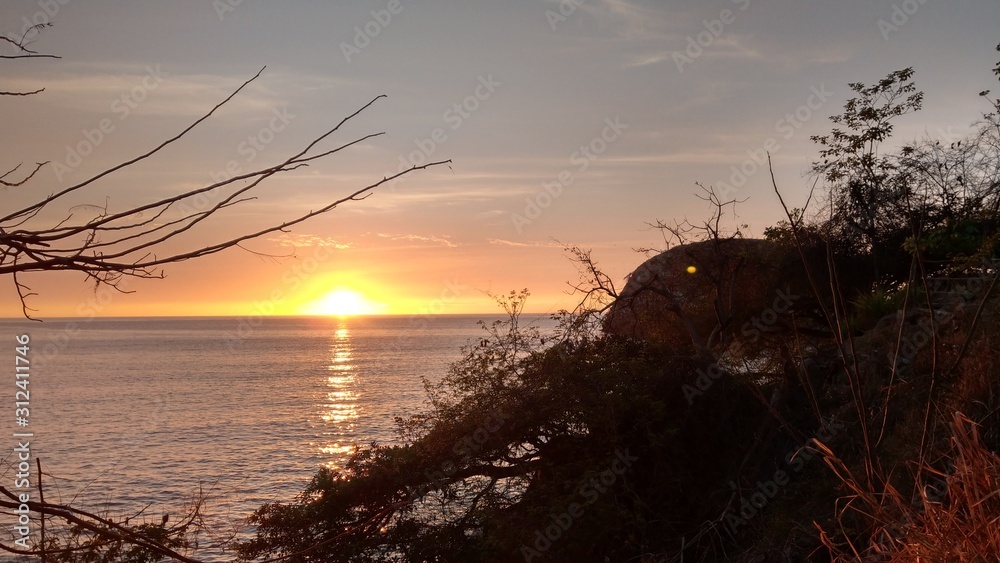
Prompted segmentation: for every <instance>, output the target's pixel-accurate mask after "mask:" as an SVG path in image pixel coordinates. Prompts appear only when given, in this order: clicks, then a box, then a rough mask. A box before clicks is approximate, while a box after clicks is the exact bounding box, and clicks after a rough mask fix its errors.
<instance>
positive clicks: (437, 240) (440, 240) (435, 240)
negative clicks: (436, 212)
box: [376, 233, 458, 248]
mask: <svg viewBox="0 0 1000 563" xmlns="http://www.w3.org/2000/svg"><path fill="white" fill-rule="evenodd" d="M376 236H378V237H379V238H384V239H388V240H405V241H409V242H424V243H430V244H436V245H441V246H445V247H448V248H458V245H457V244H455V243H453V242H451V241H450V240H448V238H449V237H448V236H437V235H430V236H424V235H414V234H403V235H399V234H391V233H377V234H376Z"/></svg>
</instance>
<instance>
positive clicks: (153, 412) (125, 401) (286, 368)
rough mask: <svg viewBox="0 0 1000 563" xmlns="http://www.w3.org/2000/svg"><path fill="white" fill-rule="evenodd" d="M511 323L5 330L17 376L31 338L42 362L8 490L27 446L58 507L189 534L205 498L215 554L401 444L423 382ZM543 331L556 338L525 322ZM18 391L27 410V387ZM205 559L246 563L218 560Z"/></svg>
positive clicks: (248, 322)
mask: <svg viewBox="0 0 1000 563" xmlns="http://www.w3.org/2000/svg"><path fill="white" fill-rule="evenodd" d="M497 318H499V317H497V316H493V317H488V316H482V315H453V316H452V315H449V316H421V317H344V318H335V317H322V318H320V317H265V318H260V317H257V318H118V319H101V318H95V319H65V320H50V321H46V322H44V323H37V322H29V321H25V320H11V319H8V320H0V341H6V342H8V344H7V349H6V350H4V351H3V352H0V353H2V354H3V355H6V356H7V358H8V360H7V362H8V365H11V364H14V363H15V358H14V356H15V355H18V354H19V352H17V351H16V348H17V346H18V344H17V342H16V337H17V336H18V335H22V334H27V335H28V336H29V337H30V344H29V349H28V351H27V353H28V358H29V360H30V362H31V363H30V364H29V365H30V370H29V374H30V375H29V377H28V379H29V381H30V384H29V388H30V405H29V410H30V413H29V416H27V417H23V418H26V419H27V420H26V422H27V426H19V425H18V422H17V417H16V416H15V412H14V405H13V403H12V402H8V405H10V406H9V407H8V411H9V412H8V413H7V415H2V414H0V418H2V419H3V422H2V424H3V425H4V426H6V428H7V429H8V430H9V432H8V433H6V434H5V435H6V436H8V438H7V441H8V445H7V447H3V450H4V451H5V452H6V454H5V455H4V456H3V458H2V460H3V468H4V471H3V472H2V473H0V483H2V485H3V486H5V487H7V488H8V489H13V488H14V487H13V486H14V483H15V479H16V475H15V473H16V471H15V470H14V467H13V465H14V464H13V462H15V461H16V459H15V451H14V449H15V448H17V447H18V445H19V444H20V443H21V442H23V441H25V440H28V441H29V442H30V452H31V457H32V459H33V460H34V459H40V460H41V464H42V470H43V476H42V484H43V490H44V493H45V499H46V501H48V502H62V503H71V504H72V505H73V506H75V507H77V508H82V509H85V510H88V511H90V512H93V513H101V514H105V513H106V514H108V515H110V516H114V517H125V516H133V519H132V523H135V522H139V521H148V522H159V521H160V519H161V518H162V516H163V515H164V514H170V515H171V517H172V518H174V519H175V520H173V521H176V519H179V518H180V517H181V516H182V515H183V514H184V513H185V510H186V508H187V507H189V506H190V503H191V502H192V501H193V499H195V498H196V497H198V496H203V497H204V498H205V502H204V507H203V512H204V513H205V514H206V523H207V524H208V530H207V531H206V532H205V533H203V534H202V535H200V536H199V537H198V538H197V539H198V541H199V544H200V545H202V546H210V545H213V544H216V543H218V542H221V541H223V540H224V539H226V538H227V537H228V536H229V535H231V534H232V533H234V532H237V531H239V530H243V531H244V532H245V531H246V528H245V525H244V522H245V519H246V517H247V516H249V515H250V513H251V512H252V511H253V510H254V509H255V508H257V507H259V506H260V505H262V504H264V503H266V502H274V501H278V502H287V501H292V500H294V497H295V495H296V494H297V493H299V492H301V491H302V490H303V488H304V487H305V486H306V485H307V484H308V482H309V480H310V478H311V477H312V476H313V475H314V474H315V473H316V471H317V470H318V469H319V468H320V467H321V466H327V467H331V468H337V467H339V466H341V465H342V464H343V463H344V462H345V460H346V459H347V458H348V456H349V455H350V453H351V451H353V448H354V446H355V445H356V444H367V443H370V442H373V441H377V442H380V443H394V442H396V440H397V436H396V433H395V424H394V418H395V417H397V416H402V417H406V416H408V415H411V414H414V413H416V412H418V411H420V410H421V409H423V408H425V406H426V403H425V399H426V394H425V392H424V386H423V379H425V378H426V379H427V380H430V381H436V380H437V379H439V378H440V377H442V376H443V375H444V374H445V373H447V369H448V366H449V365H450V364H451V363H452V362H454V361H456V360H458V359H459V358H460V357H461V354H462V351H461V349H462V347H463V346H464V345H466V344H470V343H475V342H478V341H479V340H481V338H482V337H483V336H484V334H485V333H484V332H483V330H482V329H481V328H480V327H479V326H478V324H477V321H480V320H483V321H485V322H487V323H489V322H492V321H493V320H496V319H497ZM532 320H534V321H535V324H536V325H538V326H540V327H541V328H543V329H545V328H547V327H551V325H552V322H551V321H550V320H548V319H547V318H545V317H541V318H539V319H533V318H532V317H528V316H525V318H522V324H524V322H525V321H532ZM7 378H8V380H9V381H8V382H7V383H6V384H3V386H4V387H7V389H8V395H9V396H10V397H11V398H14V394H15V392H16V391H18V390H20V389H18V388H17V387H16V385H15V384H16V376H15V374H13V373H11V372H8V375H7ZM21 379H24V378H23V377H22V378H21ZM22 398H23V397H22ZM18 414H23V413H18ZM15 433H22V434H23V433H30V434H31V435H32V436H31V437H30V438H16V437H14V436H13V435H14V434H15ZM0 447H2V446H0ZM31 471H32V473H34V472H35V466H34V461H33V462H32V468H31ZM32 477H33V478H37V476H35V475H33V476H32ZM31 485H32V487H33V488H36V487H37V481H34V480H33V481H32V483H31ZM34 492H37V489H35V490H34ZM34 492H33V494H34ZM140 512H141V514H140V515H139V516H134V515H136V514H139V513H140ZM0 517H2V516H0ZM6 517H7V518H8V519H11V521H10V522H2V521H0V529H3V530H4V531H5V532H9V531H11V530H12V527H13V525H14V522H13V520H12V517H11V516H10V515H7V516H6ZM143 519H145V520H143ZM193 555H195V556H196V557H198V558H201V559H202V560H204V561H230V560H232V555H231V554H226V553H223V552H221V551H219V550H217V549H202V550H199V551H198V552H197V553H195V554H193Z"/></svg>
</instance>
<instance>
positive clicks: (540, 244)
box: [487, 238, 566, 248]
mask: <svg viewBox="0 0 1000 563" xmlns="http://www.w3.org/2000/svg"><path fill="white" fill-rule="evenodd" d="M487 242H489V243H490V244H495V245H498V246H514V247H517V248H526V247H527V248H565V247H566V245H564V244H563V243H561V242H558V241H554V240H548V241H544V240H532V241H528V242H518V241H513V240H506V239H500V238H491V239H487Z"/></svg>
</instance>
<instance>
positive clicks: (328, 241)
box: [268, 233, 354, 250]
mask: <svg viewBox="0 0 1000 563" xmlns="http://www.w3.org/2000/svg"><path fill="white" fill-rule="evenodd" d="M268 240H270V241H272V242H275V243H277V244H278V245H280V246H291V247H293V248H302V247H319V246H322V247H327V248H336V249H338V250H346V249H348V248H353V247H354V244H353V243H349V242H340V241H337V240H335V239H333V238H331V237H321V236H317V235H307V234H299V233H284V234H282V235H280V236H276V237H271V238H270V239H268Z"/></svg>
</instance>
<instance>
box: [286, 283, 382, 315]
mask: <svg viewBox="0 0 1000 563" xmlns="http://www.w3.org/2000/svg"><path fill="white" fill-rule="evenodd" d="M381 309H382V306H381V305H379V304H378V303H375V302H373V301H371V300H370V299H368V298H367V297H365V296H364V295H363V294H361V293H359V292H357V291H354V290H353V289H343V288H340V289H335V290H333V291H331V292H329V293H327V294H326V295H324V296H322V297H320V298H319V299H317V300H315V301H313V302H311V303H306V304H305V306H304V307H303V310H302V312H303V313H305V314H307V315H328V316H340V317H343V316H348V315H374V314H378V313H380V312H382V311H381Z"/></svg>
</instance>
